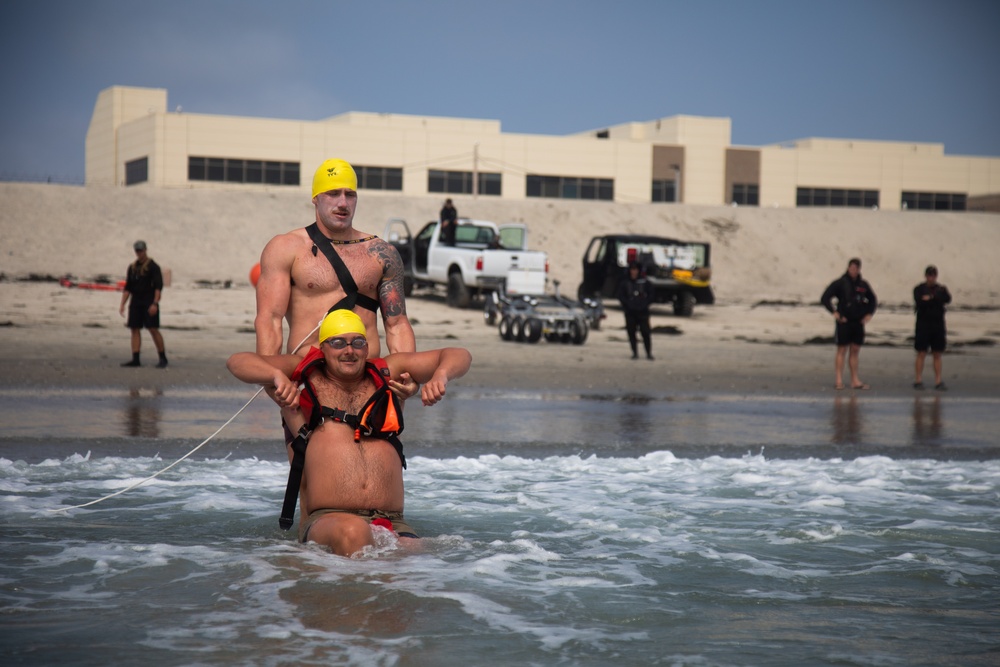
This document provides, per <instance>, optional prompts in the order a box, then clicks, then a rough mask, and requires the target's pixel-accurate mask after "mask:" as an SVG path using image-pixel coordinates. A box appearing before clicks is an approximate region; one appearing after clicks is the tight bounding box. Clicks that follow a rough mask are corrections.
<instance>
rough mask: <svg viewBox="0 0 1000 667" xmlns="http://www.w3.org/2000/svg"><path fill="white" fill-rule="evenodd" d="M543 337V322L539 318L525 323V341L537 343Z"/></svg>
mask: <svg viewBox="0 0 1000 667" xmlns="http://www.w3.org/2000/svg"><path fill="white" fill-rule="evenodd" d="M541 337H542V321H541V320H540V319H538V318H537V317H532V318H530V319H528V321H527V322H525V323H524V340H526V341H528V342H529V343H537V342H538V341H539V339H540V338H541Z"/></svg>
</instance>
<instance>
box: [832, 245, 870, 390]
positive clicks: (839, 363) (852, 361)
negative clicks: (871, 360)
mask: <svg viewBox="0 0 1000 667" xmlns="http://www.w3.org/2000/svg"><path fill="white" fill-rule="evenodd" d="M834 300H836V302H837V303H836V307H834V303H833V302H834ZM820 302H821V303H822V304H823V306H824V307H825V308H826V309H827V310H828V311H830V312H831V313H833V319H834V320H836V322H837V325H836V329H835V330H834V335H833V340H834V343H836V345H837V355H836V358H835V361H834V364H835V368H836V371H835V382H834V388H835V389H843V388H844V358H845V357H846V358H847V359H848V363H847V365H848V368H850V372H851V389H870V387H869V386H868V385H867V384H865V383H864V382H862V381H861V377H860V376H859V375H858V366H859V362H860V357H861V346H862V345H864V343H865V325H866V324H868V322H870V321H871V319H872V315H874V314H875V309H876V308H877V307H878V300H877V299H876V298H875V292H874V290H872V287H871V285H869V284H868V281H866V280H864V279H863V278H862V277H861V260H860V259H858V258H857V257H854V258H851V260H850V261H849V262H848V263H847V272H846V273H844V275H842V276H841V277H840V278H837V279H836V280H834V281H833V282H832V283H830V285H829V287H827V288H826V291H825V292H823V296H822V297H821V298H820Z"/></svg>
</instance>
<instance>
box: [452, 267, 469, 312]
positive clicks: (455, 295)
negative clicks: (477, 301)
mask: <svg viewBox="0 0 1000 667" xmlns="http://www.w3.org/2000/svg"><path fill="white" fill-rule="evenodd" d="M471 302H472V295H471V294H470V293H469V288H468V287H467V286H466V285H465V283H464V282H463V281H462V274H461V273H457V272H456V273H452V274H451V275H449V276H448V305H449V306H450V307H452V308H468V307H469V304H470V303H471Z"/></svg>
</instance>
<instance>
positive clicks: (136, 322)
mask: <svg viewBox="0 0 1000 667" xmlns="http://www.w3.org/2000/svg"><path fill="white" fill-rule="evenodd" d="M132 248H133V249H134V250H135V262H133V263H132V264H129V265H128V268H127V269H126V271H125V290H124V291H123V292H122V302H121V305H120V306H119V307H118V313H119V314H120V315H121V316H122V317H125V304H128V320H127V322H126V324H125V326H127V327H128V328H129V329H131V330H132V361H126V362H125V363H123V364H122V366H141V365H142V364H140V363H139V348H140V347H141V345H142V335H141V334H142V330H143V328H146V329H149V335H150V336H152V337H153V345H155V346H156V351H157V352H158V353H159V355H160V362H159V363H158V364H156V367H157V368H166V367H167V353H166V351H165V349H164V347H163V335H162V334H160V294H161V292H162V291H163V273H162V272H161V271H160V267H159V265H158V264H157V263H156V262H154V261H153V259H152V258H151V257H150V256H149V255H147V254H146V242H145V241H136V242H135V244H133V246H132ZM130 300H131V303H130V302H129V301H130Z"/></svg>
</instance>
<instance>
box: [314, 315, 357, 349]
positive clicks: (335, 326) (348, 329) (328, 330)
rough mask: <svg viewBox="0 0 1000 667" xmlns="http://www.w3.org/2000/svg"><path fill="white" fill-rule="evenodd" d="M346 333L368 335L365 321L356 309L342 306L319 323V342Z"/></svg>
mask: <svg viewBox="0 0 1000 667" xmlns="http://www.w3.org/2000/svg"><path fill="white" fill-rule="evenodd" d="M345 333H356V334H361V335H362V336H367V335H368V332H367V331H365V323H364V322H362V321H361V318H360V317H358V316H357V315H356V314H355V313H354V311H352V310H347V309H345V308H341V309H340V310H335V311H333V312H332V313H330V314H329V315H327V316H326V317H324V318H323V321H322V322H321V323H320V325H319V342H320V343H322V342H323V341H325V340H327V339H329V338H333V337H334V336H341V335H343V334H345Z"/></svg>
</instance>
